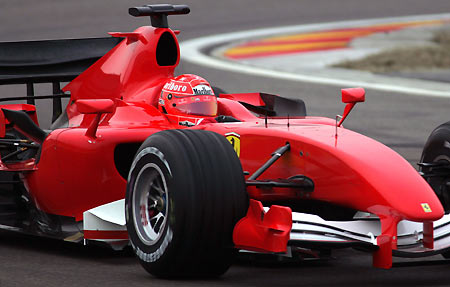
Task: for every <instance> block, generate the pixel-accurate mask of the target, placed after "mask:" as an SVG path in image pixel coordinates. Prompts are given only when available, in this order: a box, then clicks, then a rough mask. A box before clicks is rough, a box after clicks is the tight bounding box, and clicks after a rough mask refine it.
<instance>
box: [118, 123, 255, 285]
mask: <svg viewBox="0 0 450 287" xmlns="http://www.w3.org/2000/svg"><path fill="white" fill-rule="evenodd" d="M125 206H126V216H127V229H128V233H129V237H130V241H131V243H132V245H133V248H134V250H135V253H136V255H137V256H138V258H139V261H140V263H141V264H142V266H143V267H144V268H145V269H146V270H147V271H148V272H149V273H151V274H153V275H154V276H157V277H164V278H177V277H191V276H194V277H201V276H203V277H204V276H218V275H221V274H223V273H224V272H225V271H226V270H227V269H228V268H229V266H230V264H231V262H232V258H233V255H234V254H235V252H236V250H234V249H233V243H232V232H233V228H234V225H235V224H236V223H237V221H238V220H239V219H240V218H242V217H243V216H244V215H245V213H246V211H247V206H248V199H247V193H246V191H245V181H244V176H243V171H242V167H241V165H240V161H239V159H238V157H237V155H236V153H235V152H234V150H233V148H232V146H231V145H230V144H229V142H228V141H227V140H226V139H225V138H224V137H223V136H221V135H219V134H216V133H213V132H209V131H201V130H169V131H162V132H159V133H156V134H154V135H152V136H150V137H149V138H148V139H147V140H146V141H145V142H144V143H143V144H142V146H141V147H140V148H139V150H138V152H137V154H136V156H135V159H134V161H133V164H132V166H131V170H130V173H129V177H128V185H127V194H126V199H125Z"/></svg>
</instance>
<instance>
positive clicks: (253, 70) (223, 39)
mask: <svg viewBox="0 0 450 287" xmlns="http://www.w3.org/2000/svg"><path fill="white" fill-rule="evenodd" d="M444 18H450V13H446V14H433V15H418V16H405V17H395V18H378V19H368V20H354V21H341V22H330V23H320V24H306V25H294V26H285V27H275V28H263V29H256V30H247V31H242V32H234V33H226V34H221V35H213V36H206V37H201V38H196V39H192V40H187V41H184V42H182V43H181V44H180V49H181V55H182V59H183V60H185V61H188V62H191V63H194V64H197V65H202V66H207V67H211V68H216V69H222V70H226V71H232V72H240V73H246V74H251V75H257V76H263V77H270V78H275V79H283V80H291V81H299V82H308V83H315V84H324V85H333V86H340V87H355V86H360V87H364V88H367V89H374V90H380V91H389V92H398V93H406V94H411V95H420V96H432V97H450V84H444V83H438V82H432V81H425V80H417V81H416V80H411V79H409V80H405V79H403V78H397V79H395V80H397V81H396V83H395V84H393V83H392V80H393V79H394V78H392V77H390V78H389V79H390V81H385V78H386V77H385V76H384V77H383V76H381V77H378V76H376V75H372V76H371V77H370V79H369V80H367V81H365V80H364V79H363V78H361V77H360V72H358V71H355V72H354V74H355V77H354V78H355V80H349V79H343V78H339V75H338V74H336V76H334V75H333V77H330V76H323V75H320V74H314V73H313V72H311V71H305V73H302V72H298V73H290V72H286V71H275V70H271V69H267V68H262V67H256V66H248V65H245V64H241V63H239V62H235V61H228V60H225V59H220V58H215V57H212V56H210V55H206V54H204V53H202V51H204V50H205V49H207V48H209V47H213V46H220V45H225V44H228V43H230V42H234V41H240V40H244V39H245V40H248V39H253V38H259V37H267V36H271V35H279V34H290V33H298V32H312V31H321V30H327V29H340V28H355V27H361V26H367V25H376V24H385V23H388V22H406V21H424V20H438V19H444ZM358 78H361V79H360V80H358ZM397 82H398V83H397ZM402 83H404V84H402ZM413 83H415V84H413ZM423 86H427V88H424V87H423ZM430 87H434V88H430Z"/></svg>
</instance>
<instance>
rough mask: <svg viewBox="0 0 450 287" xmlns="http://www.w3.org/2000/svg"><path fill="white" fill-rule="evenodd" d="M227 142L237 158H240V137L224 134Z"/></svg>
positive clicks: (235, 134)
mask: <svg viewBox="0 0 450 287" xmlns="http://www.w3.org/2000/svg"><path fill="white" fill-rule="evenodd" d="M225 137H226V138H227V140H228V141H229V142H230V143H231V145H232V146H233V148H234V151H235V152H236V154H237V156H238V157H240V156H241V136H240V135H238V134H237V133H227V134H225Z"/></svg>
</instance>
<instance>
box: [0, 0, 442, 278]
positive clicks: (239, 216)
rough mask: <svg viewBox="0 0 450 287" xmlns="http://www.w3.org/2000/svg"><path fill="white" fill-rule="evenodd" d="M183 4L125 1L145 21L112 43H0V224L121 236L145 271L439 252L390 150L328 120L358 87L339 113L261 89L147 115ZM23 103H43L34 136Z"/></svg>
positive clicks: (425, 195) (432, 217) (95, 237)
mask: <svg viewBox="0 0 450 287" xmlns="http://www.w3.org/2000/svg"><path fill="white" fill-rule="evenodd" d="M188 12H189V8H188V7H187V6H184V5H175V6H172V5H154V6H144V7H137V8H132V9H130V14H132V15H133V16H150V17H151V21H152V27H150V26H146V27H141V28H138V29H137V30H136V31H134V32H131V33H110V34H111V35H112V36H113V38H105V39H82V40H57V41H37V42H28V43H27V42H22V43H0V52H1V51H11V50H17V51H20V53H19V52H17V54H14V53H13V55H11V54H10V52H8V53H6V55H3V56H4V58H7V60H4V61H3V62H2V61H0V71H1V72H2V75H1V77H0V84H25V85H26V86H27V96H26V97H14V98H8V99H0V101H7V100H15V101H18V100H27V104H8V105H1V106H0V108H1V109H0V147H1V149H0V157H1V159H0V171H1V176H2V182H1V183H0V184H1V185H2V188H1V196H2V200H1V205H0V228H4V229H8V230H13V231H21V232H25V233H32V234H38V235H43V236H50V237H54V238H60V239H64V240H67V241H74V242H88V241H90V240H92V241H100V242H106V243H108V244H109V245H111V246H112V247H114V248H122V247H124V246H126V245H128V244H129V243H131V245H132V246H133V248H134V250H135V252H136V255H137V256H138V258H139V261H140V262H141V264H142V265H143V266H144V268H145V269H146V270H147V271H149V272H150V273H152V274H154V275H156V276H160V277H170V278H172V277H179V276H187V275H189V274H191V275H192V274H194V275H208V276H211V275H220V274H222V273H223V272H225V271H226V269H227V268H228V267H229V265H230V264H231V262H232V261H231V259H232V254H233V253H234V252H233V250H236V249H241V250H249V251H257V252H264V253H275V254H287V255H289V254H292V252H304V253H305V252H306V253H308V254H316V255H317V256H318V254H320V253H321V251H328V250H331V249H334V248H344V247H356V248H358V249H361V250H366V251H368V252H372V253H373V258H374V260H373V262H374V266H376V267H381V268H390V267H391V266H392V256H401V257H421V256H429V255H435V254H443V255H444V256H448V255H449V252H450V217H449V215H444V209H443V207H442V204H441V202H443V201H442V199H441V201H439V198H438V197H436V195H435V193H434V191H433V189H432V188H431V187H430V186H429V185H428V183H427V182H426V181H425V180H424V179H423V178H422V177H421V175H419V173H418V172H417V171H416V170H415V169H414V168H413V167H411V166H410V164H409V163H408V162H406V161H405V160H404V159H403V158H401V157H400V156H399V155H398V154H396V153H395V152H394V151H392V150H390V149H389V148H387V147H386V146H384V145H382V144H380V143H378V142H376V141H374V140H372V139H369V138H367V137H365V136H362V135H360V134H357V133H354V132H352V131H350V130H347V129H345V128H343V127H342V125H341V124H342V122H343V121H344V120H345V118H346V117H347V116H348V114H349V113H350V111H351V109H352V108H353V107H354V106H355V104H356V103H357V102H362V101H364V97H365V92H364V90H363V89H361V88H356V89H344V90H343V91H342V100H343V102H344V103H346V104H347V105H346V108H345V111H344V115H343V117H342V119H341V120H340V121H339V122H338V120H337V119H336V120H332V119H327V118H321V117H308V116H306V110H305V106H304V103H303V101H301V100H292V99H286V98H282V97H279V96H274V95H268V94H264V93H247V94H220V96H219V97H218V99H217V102H218V115H219V116H218V117H215V118H212V117H199V116H195V115H186V116H179V115H178V116H174V115H170V114H165V113H164V112H162V111H160V110H158V109H157V104H158V99H159V95H160V93H161V88H162V86H163V85H164V83H165V82H166V81H167V80H168V79H170V78H171V77H173V73H174V69H175V67H176V66H177V64H178V62H179V47H178V41H177V39H176V34H177V33H178V32H174V31H172V30H171V29H169V28H168V24H167V15H171V14H186V13H188ZM92 46H96V47H97V49H96V50H95V51H92V50H91V47H92ZM63 47H66V48H63ZM38 50H39V51H40V52H39V53H36V51H38ZM74 51H77V53H74ZM108 51H109V52H108ZM27 53H30V54H31V55H34V54H36V55H41V56H42V55H44V56H42V59H40V61H38V62H39V63H40V64H39V65H37V66H36V65H35V64H33V63H24V62H23V61H21V60H20V59H17V61H11V57H12V58H14V57H13V56H16V57H19V56H23V55H24V54H27ZM0 55H1V54H0ZM18 55H19V56H18ZM69 55H70V57H69ZM74 55H77V56H74ZM62 59H64V60H62ZM124 59H125V60H124ZM0 60H1V57H0ZM11 63H12V64H11ZM67 81H70V83H69V84H68V85H66V86H65V87H64V88H63V90H60V83H61V82H67ZM37 83H38V84H41V83H52V85H53V94H52V95H45V96H35V95H34V84H37ZM62 98H70V99H69V102H68V105H67V107H66V109H65V110H64V111H63V109H62V105H61V99H62ZM36 99H53V124H52V126H51V127H50V129H49V130H43V129H42V128H40V127H39V124H38V119H37V116H36V110H35V106H34V103H35V102H34V101H35V100H36ZM230 143H231V144H230ZM436 158H437V160H436ZM421 165H422V167H426V168H425V170H423V171H422V175H423V176H424V177H425V178H429V177H433V176H440V177H442V174H441V173H440V172H442V171H443V170H444V172H446V171H447V165H448V162H443V161H442V160H441V157H439V156H438V157H434V158H433V159H431V160H430V161H428V160H425V161H423V162H422V163H421ZM444 177H445V176H444ZM439 186H440V187H439V188H441V185H439ZM435 190H436V189H435ZM438 195H439V197H440V198H441V195H440V194H439V193H438ZM264 206H266V207H264ZM444 207H445V208H446V209H447V206H444Z"/></svg>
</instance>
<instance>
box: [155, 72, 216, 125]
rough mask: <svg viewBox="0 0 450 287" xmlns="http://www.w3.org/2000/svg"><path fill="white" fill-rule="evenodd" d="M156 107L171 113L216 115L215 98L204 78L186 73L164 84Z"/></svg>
mask: <svg viewBox="0 0 450 287" xmlns="http://www.w3.org/2000/svg"><path fill="white" fill-rule="evenodd" d="M158 108H159V110H160V111H161V112H163V113H166V114H172V115H198V116H216V115H217V98H216V96H215V95H214V92H213V90H212V88H211V85H210V84H209V83H208V82H207V81H206V80H205V79H203V78H202V77H199V76H196V75H190V74H186V75H181V76H178V77H175V78H172V79H170V80H168V81H167V82H166V83H165V84H164V87H163V88H162V91H161V97H160V98H159V102H158Z"/></svg>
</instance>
